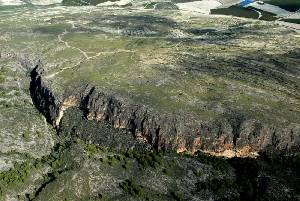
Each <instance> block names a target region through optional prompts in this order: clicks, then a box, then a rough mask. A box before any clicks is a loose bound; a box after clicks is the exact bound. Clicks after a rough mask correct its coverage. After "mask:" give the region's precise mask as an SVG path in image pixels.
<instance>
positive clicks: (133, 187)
mask: <svg viewBox="0 0 300 201" xmlns="http://www.w3.org/2000/svg"><path fill="white" fill-rule="evenodd" d="M120 187H121V188H122V189H123V191H124V192H125V193H128V194H129V195H131V196H134V197H143V196H144V188H143V187H142V186H139V185H137V184H136V183H135V180H133V179H126V180H125V181H124V182H122V183H120Z"/></svg>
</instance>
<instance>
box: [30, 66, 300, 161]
mask: <svg viewBox="0 0 300 201" xmlns="http://www.w3.org/2000/svg"><path fill="white" fill-rule="evenodd" d="M31 78H32V81H31V85H30V91H31V96H32V99H33V101H34V103H35V105H36V107H37V108H38V109H39V110H40V111H41V112H42V113H43V114H44V115H45V116H46V118H47V119H48V121H49V122H50V123H51V124H52V125H53V126H54V127H55V128H59V126H60V122H61V118H62V117H63V115H64V111H65V110H67V109H68V108H70V107H76V108H79V109H80V110H81V111H82V113H83V114H84V116H85V118H86V120H96V121H99V122H107V123H109V124H110V125H112V126H113V127H115V128H120V129H121V128H122V129H126V130H127V131H129V132H130V133H132V135H134V137H135V138H136V139H138V140H140V141H143V142H145V143H147V144H149V145H150V146H151V147H152V148H153V149H156V150H176V151H178V152H184V151H188V152H192V153H195V152H196V151H198V150H202V151H204V152H208V153H211V154H214V155H221V156H227V157H233V156H239V157H255V156H257V155H258V154H259V152H264V151H266V150H270V149H271V150H278V151H283V152H297V151H299V148H300V147H299V146H300V126H299V124H290V125H288V126H286V127H280V126H277V125H268V124H263V123H261V122H259V121H258V120H255V119H248V118H247V117H245V116H243V115H241V114H239V113H238V112H234V111H230V112H227V113H225V114H224V115H223V116H220V117H219V118H218V119H215V120H213V121H201V120H198V119H195V118H193V117H192V116H188V115H181V116H180V115H177V114H170V113H169V114H168V113H160V111H158V110H155V109H154V108H150V107H147V106H145V105H139V104H138V103H134V102H133V101H131V100H128V99H124V98H122V97H120V96H118V95H115V94H113V93H107V92H103V91H100V90H99V89H97V88H95V87H94V86H91V85H89V84H85V85H84V86H82V84H81V86H78V87H75V90H73V91H66V92H65V95H64V97H60V96H58V97H56V96H55V94H54V93H53V92H52V91H51V88H49V87H48V86H47V84H46V83H45V82H44V81H43V69H42V68H41V67H39V66H37V67H36V68H34V69H33V71H32V73H31ZM100 134H101V133H99V135H100ZM120 137H121V136H120Z"/></svg>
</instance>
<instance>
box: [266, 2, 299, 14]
mask: <svg viewBox="0 0 300 201" xmlns="http://www.w3.org/2000/svg"><path fill="white" fill-rule="evenodd" d="M266 2H267V3H269V4H273V5H275V6H279V7H280V8H283V9H285V10H288V11H291V12H295V11H297V10H299V9H300V1H299V0H268V1H266Z"/></svg>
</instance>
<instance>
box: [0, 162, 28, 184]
mask: <svg viewBox="0 0 300 201" xmlns="http://www.w3.org/2000/svg"><path fill="white" fill-rule="evenodd" d="M31 168H32V166H31V164H30V163H29V162H27V161H26V162H24V163H15V164H14V167H12V168H11V169H10V170H8V171H5V172H1V173H0V181H4V182H5V184H7V185H9V186H11V185H16V184H18V183H23V182H24V181H25V180H26V178H27V177H28V176H29V174H30V170H31Z"/></svg>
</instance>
